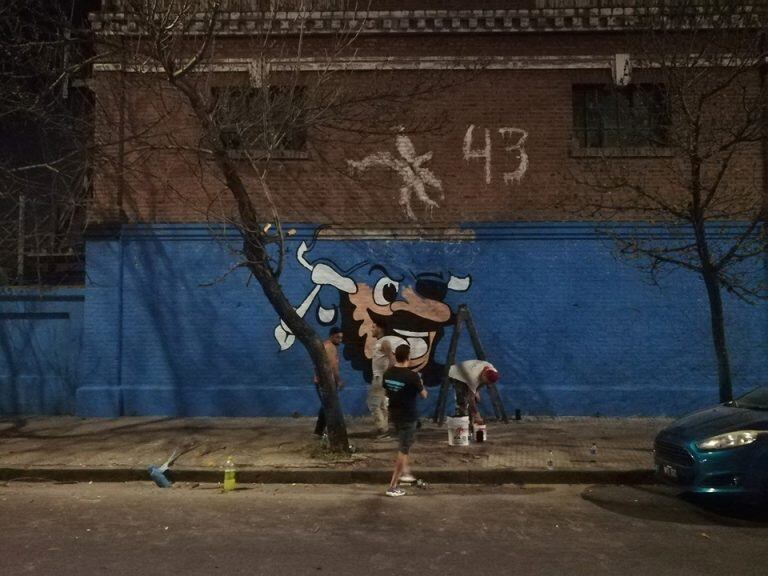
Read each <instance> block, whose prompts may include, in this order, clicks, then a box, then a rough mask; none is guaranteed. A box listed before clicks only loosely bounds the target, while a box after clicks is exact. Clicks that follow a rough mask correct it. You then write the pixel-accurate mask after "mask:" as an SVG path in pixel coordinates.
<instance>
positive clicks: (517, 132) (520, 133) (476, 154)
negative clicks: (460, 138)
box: [463, 124, 528, 184]
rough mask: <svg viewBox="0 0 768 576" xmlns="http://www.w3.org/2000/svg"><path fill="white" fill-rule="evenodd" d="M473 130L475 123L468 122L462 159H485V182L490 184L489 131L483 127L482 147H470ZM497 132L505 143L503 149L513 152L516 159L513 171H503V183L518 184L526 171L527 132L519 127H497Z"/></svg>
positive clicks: (490, 154) (490, 153) (490, 150)
mask: <svg viewBox="0 0 768 576" xmlns="http://www.w3.org/2000/svg"><path fill="white" fill-rule="evenodd" d="M474 131H475V125H474V124H470V125H469V128H467V132H466V134H464V146H463V152H464V160H466V161H467V162H469V161H470V160H472V159H474V158H482V159H484V160H485V183H486V184H490V183H491V180H492V176H491V156H492V149H491V131H490V130H489V129H488V128H486V129H485V145H484V146H483V148H478V149H473V148H472V137H473V134H474ZM499 134H500V135H501V138H502V141H503V142H504V143H505V146H504V151H505V152H508V153H510V154H515V155H516V157H517V160H518V165H517V168H516V169H515V170H514V171H513V172H504V173H503V174H502V177H503V179H504V183H505V184H515V183H517V184H520V183H521V182H522V180H523V176H525V173H526V172H527V171H528V153H527V152H526V151H525V143H526V142H527V141H528V132H526V131H525V130H522V129H521V128H499Z"/></svg>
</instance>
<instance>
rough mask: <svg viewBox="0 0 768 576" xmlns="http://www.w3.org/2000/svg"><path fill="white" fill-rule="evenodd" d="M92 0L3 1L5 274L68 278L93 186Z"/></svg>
mask: <svg viewBox="0 0 768 576" xmlns="http://www.w3.org/2000/svg"><path fill="white" fill-rule="evenodd" d="M93 4H94V3H93V2H90V3H89V2H81V1H72V0H69V1H64V0H61V1H59V2H42V1H39V0H31V1H23V2H22V1H20V0H11V1H8V2H4V3H3V5H2V6H0V135H2V136H0V223H1V224H2V225H1V226H0V229H2V232H0V281H2V282H3V283H19V284H23V283H33V284H37V283H42V282H60V281H65V282H66V281H72V280H73V279H74V280H77V279H78V277H79V276H78V275H77V274H75V275H74V276H73V275H72V272H73V271H74V272H76V271H77V270H82V262H81V261H80V253H81V247H82V230H83V226H84V223H85V218H84V213H85V202H86V197H87V193H88V163H87V161H86V158H87V154H88V148H89V143H90V132H91V127H92V125H91V103H90V96H89V94H88V91H87V90H86V89H85V83H84V81H83V80H84V74H83V72H84V65H85V64H86V63H87V60H88V57H89V54H88V52H89V41H88V38H87V36H86V35H83V34H82V33H81V32H80V31H82V30H83V24H84V22H85V15H86V11H87V9H88V8H89V7H93Z"/></svg>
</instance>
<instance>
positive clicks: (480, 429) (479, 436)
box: [475, 424, 488, 442]
mask: <svg viewBox="0 0 768 576" xmlns="http://www.w3.org/2000/svg"><path fill="white" fill-rule="evenodd" d="M487 438H488V436H487V430H486V429H485V424H475V442H485V441H486V439H487Z"/></svg>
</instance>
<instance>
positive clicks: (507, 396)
mask: <svg viewBox="0 0 768 576" xmlns="http://www.w3.org/2000/svg"><path fill="white" fill-rule="evenodd" d="M465 232H468V233H470V234H469V236H468V239H467V240H466V241H461V242H459V241H452V242H446V241H441V242H431V241H404V240H383V239H378V240H323V239H320V240H318V242H317V243H316V245H315V246H314V248H313V249H312V250H311V252H309V253H308V254H307V259H308V260H309V261H311V262H315V261H317V260H318V259H319V258H324V259H326V260H327V261H328V262H329V263H330V264H332V265H333V266H335V267H336V269H338V270H340V271H344V270H348V269H350V268H353V267H354V266H355V265H357V264H359V263H361V262H366V264H365V266H362V267H360V268H358V269H356V270H355V271H354V272H353V273H352V276H353V277H354V278H355V279H356V280H357V281H362V280H363V279H366V280H367V279H369V278H368V277H371V278H372V276H373V274H374V272H371V270H370V267H371V266H372V265H375V264H379V265H382V266H384V267H385V268H386V269H387V270H388V271H389V272H390V275H392V276H393V277H394V276H397V277H403V281H402V283H401V286H405V285H407V284H408V283H409V277H411V276H412V275H414V274H420V273H423V272H432V273H442V274H445V275H447V274H449V273H450V274H453V275H455V276H466V275H471V279H472V282H471V287H470V289H469V290H468V291H466V292H463V293H462V292H449V293H448V295H447V298H446V302H447V303H448V304H450V305H451V306H452V307H453V308H454V309H455V308H456V306H457V305H458V304H459V303H463V302H466V303H467V304H468V305H469V306H470V309H471V311H472V314H473V316H474V319H475V322H476V324H477V325H478V329H479V332H480V336H481V338H482V340H483V343H484V345H485V347H486V349H487V352H488V356H489V358H490V360H491V361H492V362H493V363H494V364H495V365H496V367H497V368H498V369H499V371H500V373H501V377H502V379H501V392H502V395H503V398H504V401H505V404H506V406H507V409H508V410H510V411H511V410H514V409H515V408H520V409H521V410H523V412H524V413H532V414H560V415H562V414H571V415H592V414H596V413H600V414H602V415H606V416H609V415H659V414H669V415H674V414H679V413H682V412H686V411H689V410H691V409H694V408H697V407H700V406H705V405H708V404H712V403H715V402H717V378H716V367H715V359H714V354H713V352H712V344H711V337H710V325H709V315H708V307H707V301H706V294H705V292H704V288H703V286H702V285H701V283H700V281H699V280H698V278H697V277H696V276H695V275H692V274H688V273H685V272H682V271H679V272H674V273H672V274H671V275H669V276H667V277H666V278H665V280H664V282H663V285H662V287H661V288H660V287H655V286H651V285H649V284H648V283H647V282H646V278H645V276H643V274H642V273H640V272H639V271H637V270H635V269H634V268H632V267H630V266H628V265H626V264H624V263H621V262H618V261H616V260H614V259H613V257H612V256H611V249H610V248H611V247H610V244H608V243H607V242H606V241H604V240H602V239H600V238H598V237H596V236H595V234H594V232H593V229H592V226H591V225H589V224H573V223H571V224H494V225H492V226H480V227H471V226H468V227H466V229H465ZM311 234H312V228H311V227H306V226H305V227H299V228H298V234H297V235H296V236H295V237H294V238H293V239H291V241H290V243H289V256H288V258H287V259H286V269H285V272H284V275H283V278H282V285H283V288H284V289H285V291H286V293H287V294H288V296H289V298H290V300H291V301H292V302H294V303H295V305H297V306H298V304H299V303H300V302H301V301H302V300H303V299H304V298H305V297H306V296H307V294H308V293H309V292H310V290H311V289H312V287H313V284H312V283H311V281H310V272H309V270H307V269H306V268H303V267H302V266H301V265H300V264H299V263H298V262H297V261H296V259H295V252H296V249H297V247H298V246H299V243H300V242H301V241H303V240H306V241H309V240H310V237H311ZM236 246H237V239H236V237H234V236H233V235H232V233H231V232H230V233H222V234H221V235H219V234H218V233H212V232H211V231H210V230H209V229H208V228H207V227H206V226H202V225H200V226H195V225H183V226H154V227H148V226H137V227H128V228H125V229H123V230H122V231H121V232H120V233H119V234H118V235H116V236H114V237H109V236H104V237H101V238H94V239H92V240H91V241H89V243H88V248H87V264H88V274H87V278H88V285H87V300H86V302H85V315H84V324H83V338H84V350H83V354H82V355H81V363H80V374H81V379H80V386H79V388H78V390H77V412H78V414H81V415H84V416H117V415H134V414H163V415H178V416H186V415H206V416H216V415H230V416H244V415H287V414H291V413H293V412H299V413H301V414H311V413H313V412H314V411H315V410H316V407H317V397H316V395H315V392H314V388H313V386H312V384H311V374H312V369H311V365H310V362H309V360H308V358H307V355H306V353H305V352H304V350H303V349H302V348H301V346H300V345H299V344H298V343H296V344H294V345H293V346H292V347H291V348H289V349H287V350H285V351H282V352H280V351H279V347H278V344H277V341H276V340H275V337H274V329H275V327H276V325H277V318H276V315H275V313H274V312H273V311H272V309H271V308H270V306H269V305H268V304H267V302H266V300H265V298H264V297H263V295H262V294H261V291H260V287H259V286H258V284H257V283H256V282H255V281H253V282H250V285H249V283H248V276H247V274H246V273H245V272H244V271H242V270H238V271H237V272H235V273H231V274H228V275H226V272H227V270H229V268H230V267H231V265H232V264H233V263H234V262H236V257H235V256H234V255H233V253H232V250H231V249H232V248H233V247H234V248H236ZM445 277H447V276H445ZM373 280H375V278H374V279H373ZM373 280H371V281H373ZM318 302H321V303H322V304H323V306H324V307H326V308H331V307H333V306H334V305H338V304H339V293H338V291H337V290H336V289H334V288H333V287H330V286H325V287H323V288H322V289H321V290H320V292H319V301H316V302H315V303H314V305H313V306H312V307H311V309H310V311H309V313H308V315H307V317H308V318H314V317H315V312H316V309H317V305H318ZM726 308H727V309H726V314H727V330H728V338H729V345H730V350H731V359H732V363H733V372H734V379H735V382H736V391H737V392H742V391H746V390H747V389H749V388H750V387H753V386H755V385H758V384H761V383H765V382H768V365H767V363H766V361H765V358H766V357H767V356H766V354H767V353H768V308H766V305H765V304H761V305H756V306H748V305H745V304H743V303H740V302H738V301H736V300H735V299H727V300H726ZM320 329H322V330H323V331H325V330H327V328H325V327H320ZM450 334H451V328H450V327H449V328H447V329H446V332H445V336H444V337H443V339H442V341H441V342H440V344H439V346H438V347H437V350H436V358H438V359H441V358H444V357H445V354H446V352H447V345H448V341H449V338H450ZM471 356H472V351H471V348H470V346H469V343H468V341H467V340H462V342H461V345H460V349H459V359H460V360H461V359H466V358H470V357H471ZM342 376H343V379H344V380H345V382H346V383H347V388H346V389H345V390H344V391H343V392H342V401H343V403H344V407H345V410H346V412H347V413H349V414H356V415H357V414H363V413H365V403H364V397H365V386H366V385H365V382H364V381H363V378H362V375H361V373H360V372H359V371H356V370H354V369H353V368H352V367H351V365H350V363H349V362H346V361H343V362H342ZM435 392H436V391H435ZM432 396H433V398H432V399H431V401H434V396H436V394H435V393H433V395H432ZM428 406H431V402H430V404H429V405H428Z"/></svg>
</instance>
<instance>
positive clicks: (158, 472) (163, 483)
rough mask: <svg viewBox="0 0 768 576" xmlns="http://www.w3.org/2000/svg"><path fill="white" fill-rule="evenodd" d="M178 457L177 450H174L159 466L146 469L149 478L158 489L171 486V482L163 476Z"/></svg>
mask: <svg viewBox="0 0 768 576" xmlns="http://www.w3.org/2000/svg"><path fill="white" fill-rule="evenodd" d="M179 456H180V454H179V450H178V449H176V450H174V451H173V454H171V456H170V457H169V458H168V460H166V461H165V462H163V463H162V464H161V465H160V466H154V465H152V466H150V467H149V468H147V472H149V477H150V478H152V480H154V482H155V484H157V485H158V486H159V487H160V488H170V487H171V486H172V485H173V482H171V481H170V480H169V479H168V477H167V476H166V475H165V471H166V470H168V468H169V467H170V465H171V464H173V462H174V460H176V458H178V457H179Z"/></svg>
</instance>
